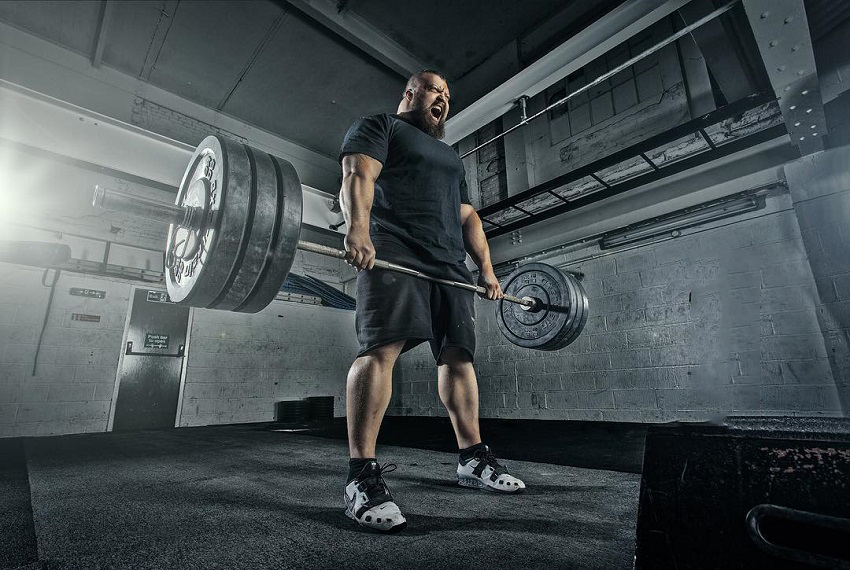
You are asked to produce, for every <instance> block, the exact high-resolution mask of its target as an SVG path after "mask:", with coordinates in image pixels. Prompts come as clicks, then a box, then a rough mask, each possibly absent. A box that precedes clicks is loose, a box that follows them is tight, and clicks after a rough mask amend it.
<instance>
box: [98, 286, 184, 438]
mask: <svg viewBox="0 0 850 570" xmlns="http://www.w3.org/2000/svg"><path fill="white" fill-rule="evenodd" d="M188 324H189V308H188V307H181V306H179V305H175V304H174V303H172V302H170V300H169V299H168V294H167V293H166V292H165V291H160V290H153V289H136V290H135V291H134V293H133V300H132V307H131V309H130V322H129V325H128V326H127V337H126V338H125V339H124V355H123V357H122V359H121V363H122V364H121V368H120V369H119V371H118V396H117V398H116V400H115V414H114V419H113V423H112V429H113V431H128V430H138V429H153V428H164V427H174V423H175V420H176V417H177V403H178V400H179V398H180V374H181V372H182V370H183V361H184V349H185V346H186V330H187V327H188Z"/></svg>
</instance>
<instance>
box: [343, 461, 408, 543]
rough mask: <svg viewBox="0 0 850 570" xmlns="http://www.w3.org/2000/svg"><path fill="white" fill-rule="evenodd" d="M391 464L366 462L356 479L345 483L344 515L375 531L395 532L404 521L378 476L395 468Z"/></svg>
mask: <svg viewBox="0 0 850 570" xmlns="http://www.w3.org/2000/svg"><path fill="white" fill-rule="evenodd" d="M395 469H396V466H395V464H392V463H388V464H385V465H384V466H382V467H378V463H377V462H376V461H370V462H369V463H367V464H366V466H365V467H363V470H362V471H360V475H358V476H357V479H355V480H354V481H352V482H350V483H349V484H348V485H346V486H345V514H346V516H348V517H349V518H352V519H354V520H355V521H357V523H358V524H360V525H362V526H365V527H366V528H370V529H372V530H376V531H378V532H398V531H400V530H402V529H404V527H406V526H407V520H406V519H405V518H404V515H403V514H401V511H400V510H399V508H398V505H396V504H395V503H394V502H393V496H392V494H391V493H390V489H389V487H387V484H386V483H385V482H384V478H383V477H382V475H383V474H384V473H389V472H390V471H395Z"/></svg>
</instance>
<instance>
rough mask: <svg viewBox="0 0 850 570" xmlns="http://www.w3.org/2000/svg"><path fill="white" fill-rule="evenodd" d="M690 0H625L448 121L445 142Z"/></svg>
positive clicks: (458, 137)
mask: <svg viewBox="0 0 850 570" xmlns="http://www.w3.org/2000/svg"><path fill="white" fill-rule="evenodd" d="M687 3H688V0H626V2H624V3H623V4H621V5H620V6H618V7H617V8H615V9H613V10H612V11H611V12H609V13H608V14H606V15H605V16H603V17H602V18H600V19H599V20H597V21H595V22H593V23H592V24H590V25H589V26H587V27H586V28H585V29H583V30H582V31H580V32H578V33H577V34H575V35H574V36H573V37H571V38H570V39H569V40H567V41H566V42H564V43H563V44H561V45H560V46H558V47H556V48H555V49H554V50H552V51H551V52H549V53H548V54H546V55H545V56H543V57H542V58H540V59H538V60H537V61H535V62H534V63H532V64H531V65H529V66H528V67H526V68H525V69H523V70H522V71H520V72H519V73H517V74H516V75H514V76H513V77H511V78H510V79H508V80H507V81H505V82H504V83H503V84H501V85H500V86H498V87H496V88H495V89H494V90H493V91H491V92H490V93H488V94H487V95H485V96H484V97H482V98H481V99H479V100H478V101H476V102H475V103H473V104H472V105H470V106H469V107H467V108H466V109H464V110H463V111H461V112H460V113H458V114H457V115H455V116H454V117H453V118H451V119H449V120H448V121H447V122H446V136H445V139H444V140H445V142H447V143H448V144H454V143H456V142H458V141H460V140H461V139H463V138H464V137H466V136H468V135H470V134H472V133H474V132H475V131H477V130H478V129H480V128H481V127H483V126H484V125H487V124H488V123H490V122H491V121H494V120H496V119H497V118H499V117H501V116H502V115H504V114H505V113H507V112H508V111H510V110H511V109H512V108H513V107H514V104H515V103H516V101H517V100H518V99H519V98H520V97H522V96H527V97H533V96H534V95H537V94H538V93H540V92H541V91H543V90H544V89H546V88H548V87H550V86H551V85H552V84H554V83H555V82H557V81H560V80H561V79H564V78H565V77H566V76H567V75H569V74H570V73H572V72H573V71H576V70H578V69H581V68H582V67H584V66H585V65H587V64H588V63H590V62H592V61H593V60H595V59H596V58H598V57H599V56H601V55H603V54H605V53H606V52H608V51H609V50H610V49H612V48H614V47H616V46H618V45H619V44H621V43H623V42H624V41H626V40H627V39H629V38H631V37H633V36H634V35H635V34H638V33H640V32H641V31H643V30H645V29H646V28H648V27H650V26H651V25H653V24H655V23H656V22H658V21H659V20H661V19H663V18H666V17H667V16H669V15H670V14H672V13H673V12H675V11H676V10H678V9H679V8H681V7H682V6H684V5H685V4H687Z"/></svg>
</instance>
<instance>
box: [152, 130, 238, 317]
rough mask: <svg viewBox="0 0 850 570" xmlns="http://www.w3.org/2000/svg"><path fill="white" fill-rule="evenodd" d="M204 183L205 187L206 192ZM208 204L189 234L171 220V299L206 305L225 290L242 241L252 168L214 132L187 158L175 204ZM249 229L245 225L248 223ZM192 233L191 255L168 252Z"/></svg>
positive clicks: (168, 273)
mask: <svg viewBox="0 0 850 570" xmlns="http://www.w3.org/2000/svg"><path fill="white" fill-rule="evenodd" d="M203 188H206V196H202V194H204V190H203ZM205 201H206V202H207V203H208V204H209V207H208V211H207V216H206V219H205V221H204V224H203V226H202V227H201V230H200V231H198V232H196V233H195V234H193V232H191V231H188V230H186V229H184V228H179V227H176V226H174V225H172V226H171V227H169V230H168V241H167V244H166V264H167V265H168V267H167V269H166V286H167V288H168V294H169V296H170V297H171V299H172V300H173V301H175V302H177V303H180V304H183V305H191V306H193V307H206V306H208V305H209V304H210V303H212V302H213V301H215V300H216V299H217V298H218V297H219V295H221V294H222V292H223V291H225V290H226V288H227V287H228V285H229V283H230V282H231V281H232V277H233V276H234V275H235V273H236V271H237V270H238V267H239V266H240V265H241V259H242V255H243V254H244V250H245V247H246V245H247V244H246V239H247V235H246V227H247V226H246V219H248V218H249V216H250V215H251V171H250V164H249V162H248V157H247V154H246V152H245V149H244V147H243V146H242V145H241V144H239V143H236V142H233V141H230V140H228V139H225V138H224V137H219V136H209V137H207V138H205V139H204V140H203V141H202V142H201V144H200V145H198V148H197V149H196V150H195V153H194V154H193V155H192V159H191V160H190V162H189V166H188V167H187V168H186V172H185V173H184V175H183V180H182V181H181V183H180V189H179V191H178V194H177V199H176V202H175V203H176V204H177V205H192V206H200V205H202V203H203V202H205ZM248 229H250V228H248ZM192 235H195V236H196V239H197V241H198V244H197V247H196V248H195V247H193V248H191V249H192V251H193V252H194V253H193V255H191V257H190V258H188V259H184V258H182V257H179V256H176V255H173V253H174V252H175V251H178V248H179V243H180V241H181V240H186V239H192Z"/></svg>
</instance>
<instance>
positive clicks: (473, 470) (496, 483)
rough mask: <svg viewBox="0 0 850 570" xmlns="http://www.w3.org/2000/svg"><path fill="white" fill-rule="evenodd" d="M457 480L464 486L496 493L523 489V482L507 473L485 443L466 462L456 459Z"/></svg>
mask: <svg viewBox="0 0 850 570" xmlns="http://www.w3.org/2000/svg"><path fill="white" fill-rule="evenodd" d="M457 482H458V483H459V484H460V485H462V486H464V487H474V488H477V489H486V490H488V491H495V492H497V493H519V492H521V491H522V490H523V489H525V483H523V482H522V481H520V480H519V479H517V478H516V477H513V476H512V475H508V470H507V469H506V468H505V466H504V465H502V464H500V463H499V462H498V461H497V460H496V456H495V455H493V452H492V451H490V448H489V447H488V446H486V445H485V446H483V448H482V449H480V450H478V451H476V452H475V455H474V456H473V457H472V458H471V459H469V460H467V461H466V462H463V461H458V465H457Z"/></svg>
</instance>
